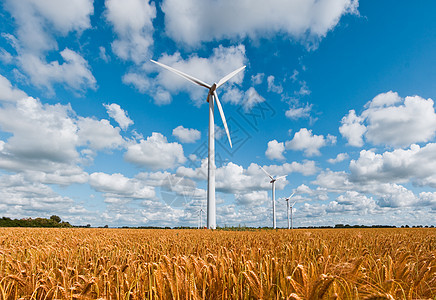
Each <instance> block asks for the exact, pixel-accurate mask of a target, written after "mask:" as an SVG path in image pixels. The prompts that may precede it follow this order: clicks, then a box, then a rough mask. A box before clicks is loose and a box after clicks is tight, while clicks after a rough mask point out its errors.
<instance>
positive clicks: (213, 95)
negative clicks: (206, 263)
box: [151, 60, 245, 229]
mask: <svg viewBox="0 0 436 300" xmlns="http://www.w3.org/2000/svg"><path fill="white" fill-rule="evenodd" d="M151 61H152V62H153V63H155V64H157V65H159V66H161V67H162V68H165V69H167V70H169V71H171V72H173V73H176V74H177V75H179V76H181V77H183V78H185V79H186V80H188V81H191V82H193V83H195V84H197V85H199V86H202V87H205V88H207V89H208V90H209V93H208V94H207V99H206V100H207V102H209V149H208V163H207V228H208V229H215V228H216V202H215V168H216V167H215V122H214V113H213V112H214V108H215V105H214V104H215V101H216V104H217V107H218V111H219V112H220V115H221V119H222V120H223V125H224V129H225V130H226V134H227V137H228V139H229V144H230V147H232V140H231V139H230V133H229V129H228V127H227V122H226V118H225V116H224V111H223V108H222V106H221V102H220V100H219V99H218V94H217V92H216V90H217V88H219V87H220V86H222V85H223V84H224V83H226V82H227V81H228V80H229V79H230V78H232V77H233V76H235V75H236V74H238V73H239V72H241V71H242V70H244V68H245V66H242V67H240V68H239V69H237V70H235V71H233V72H231V73H230V74H228V75H226V76H224V77H223V78H221V79H220V80H219V81H218V83H214V84H212V85H209V84H207V83H204V82H203V81H201V80H199V79H197V78H195V77H193V76H191V75H188V74H185V73H183V72H181V71H179V70H176V69H174V68H171V67H169V66H167V65H164V64H162V63H160V62H157V61H154V60H151Z"/></svg>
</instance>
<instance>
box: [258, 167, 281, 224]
mask: <svg viewBox="0 0 436 300" xmlns="http://www.w3.org/2000/svg"><path fill="white" fill-rule="evenodd" d="M260 168H261V169H262V171H264V172H265V174H266V175H267V176H268V177H269V178H270V179H271V181H270V183H271V184H272V211H273V228H274V229H276V228H277V227H276V181H277V180H279V179H282V178H286V176H287V175H284V176H280V177H273V176H272V175H271V174H270V173H268V172H267V171H265V169H264V168H262V167H260Z"/></svg>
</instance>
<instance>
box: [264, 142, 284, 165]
mask: <svg viewBox="0 0 436 300" xmlns="http://www.w3.org/2000/svg"><path fill="white" fill-rule="evenodd" d="M283 152H285V145H284V143H279V142H277V140H272V141H269V142H268V149H266V152H265V155H266V157H268V158H269V159H277V160H284V159H285V157H284V156H283Z"/></svg>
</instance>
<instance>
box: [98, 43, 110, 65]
mask: <svg viewBox="0 0 436 300" xmlns="http://www.w3.org/2000/svg"><path fill="white" fill-rule="evenodd" d="M98 50H99V52H98V53H99V57H100V59H101V60H103V61H104V62H109V61H110V56H109V55H108V54H107V53H106V48H105V47H103V46H100V47H98Z"/></svg>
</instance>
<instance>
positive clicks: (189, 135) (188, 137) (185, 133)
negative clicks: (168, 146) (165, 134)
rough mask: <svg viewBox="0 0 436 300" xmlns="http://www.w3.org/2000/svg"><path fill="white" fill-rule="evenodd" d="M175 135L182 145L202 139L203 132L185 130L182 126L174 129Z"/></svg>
mask: <svg viewBox="0 0 436 300" xmlns="http://www.w3.org/2000/svg"><path fill="white" fill-rule="evenodd" d="M173 135H174V136H175V137H177V138H178V139H179V141H180V142H182V143H195V142H196V141H198V140H199V139H200V138H201V132H200V131H198V130H197V129H193V128H185V127H183V126H182V125H180V126H177V127H176V128H174V129H173Z"/></svg>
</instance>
